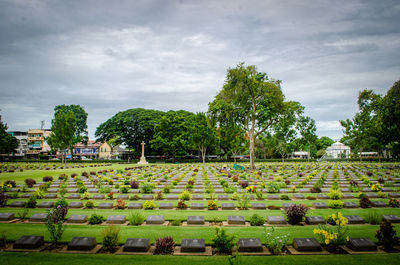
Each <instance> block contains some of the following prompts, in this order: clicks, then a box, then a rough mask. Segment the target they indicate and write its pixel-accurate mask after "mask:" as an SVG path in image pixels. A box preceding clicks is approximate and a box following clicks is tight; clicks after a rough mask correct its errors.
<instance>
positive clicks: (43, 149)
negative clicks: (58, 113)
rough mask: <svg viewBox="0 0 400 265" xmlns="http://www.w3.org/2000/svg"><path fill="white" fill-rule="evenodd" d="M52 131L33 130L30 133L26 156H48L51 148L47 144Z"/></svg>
mask: <svg viewBox="0 0 400 265" xmlns="http://www.w3.org/2000/svg"><path fill="white" fill-rule="evenodd" d="M50 134H51V131H50V130H48V129H33V130H29V131H28V148H27V150H26V155H27V156H29V157H37V156H39V154H40V155H48V154H49V152H50V146H49V145H48V144H47V142H46V138H47V137H49V136H50Z"/></svg>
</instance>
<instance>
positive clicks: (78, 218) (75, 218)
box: [68, 214, 88, 224]
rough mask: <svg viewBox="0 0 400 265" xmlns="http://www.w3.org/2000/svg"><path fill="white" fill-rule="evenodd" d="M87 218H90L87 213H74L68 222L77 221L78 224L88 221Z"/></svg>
mask: <svg viewBox="0 0 400 265" xmlns="http://www.w3.org/2000/svg"><path fill="white" fill-rule="evenodd" d="M87 219H88V216H87V215H84V214H73V215H71V216H70V217H69V218H68V223H77V224H81V223H86V221H87Z"/></svg>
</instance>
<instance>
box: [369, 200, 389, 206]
mask: <svg viewBox="0 0 400 265" xmlns="http://www.w3.org/2000/svg"><path fill="white" fill-rule="evenodd" d="M371 204H372V207H376V208H378V207H379V208H382V207H386V206H387V205H386V203H385V202H384V201H371Z"/></svg>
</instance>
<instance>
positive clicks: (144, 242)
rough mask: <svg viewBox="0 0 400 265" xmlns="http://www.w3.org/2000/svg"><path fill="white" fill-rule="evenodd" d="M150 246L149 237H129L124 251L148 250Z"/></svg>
mask: <svg viewBox="0 0 400 265" xmlns="http://www.w3.org/2000/svg"><path fill="white" fill-rule="evenodd" d="M149 248H150V239H148V238H128V239H127V240H126V242H125V245H124V247H123V251H124V252H147V251H148V250H149Z"/></svg>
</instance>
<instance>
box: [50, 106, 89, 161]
mask: <svg viewBox="0 0 400 265" xmlns="http://www.w3.org/2000/svg"><path fill="white" fill-rule="evenodd" d="M61 110H62V111H63V112H68V111H72V112H73V113H74V117H75V123H76V131H75V136H76V137H77V138H79V141H81V142H84V143H87V141H88V140H89V137H88V131H87V117H88V114H87V113H86V111H85V109H84V108H83V107H82V106H81V105H74V104H72V105H58V106H55V108H54V118H55V117H56V116H57V114H58V113H59V112H60V111H61ZM71 154H72V153H71Z"/></svg>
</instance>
